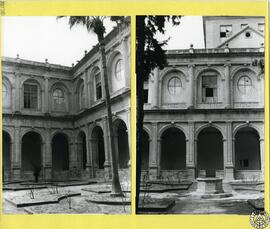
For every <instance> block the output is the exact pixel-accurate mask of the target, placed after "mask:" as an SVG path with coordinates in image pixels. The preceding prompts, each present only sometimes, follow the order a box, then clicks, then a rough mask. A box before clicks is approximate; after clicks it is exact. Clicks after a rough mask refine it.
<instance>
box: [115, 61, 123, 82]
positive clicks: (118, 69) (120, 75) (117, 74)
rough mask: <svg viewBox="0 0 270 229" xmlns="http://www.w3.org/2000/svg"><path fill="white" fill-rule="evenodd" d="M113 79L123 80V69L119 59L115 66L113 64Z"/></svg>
mask: <svg viewBox="0 0 270 229" xmlns="http://www.w3.org/2000/svg"><path fill="white" fill-rule="evenodd" d="M114 70H115V72H114V75H115V78H116V79H117V80H122V79H123V75H124V68H123V60H122V59H119V60H118V61H117V62H116V64H115V69H114Z"/></svg>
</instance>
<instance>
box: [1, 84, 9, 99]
mask: <svg viewBox="0 0 270 229" xmlns="http://www.w3.org/2000/svg"><path fill="white" fill-rule="evenodd" d="M7 97H8V90H7V86H6V85H5V84H4V83H3V84H2V99H3V100H5V99H6V98H7Z"/></svg>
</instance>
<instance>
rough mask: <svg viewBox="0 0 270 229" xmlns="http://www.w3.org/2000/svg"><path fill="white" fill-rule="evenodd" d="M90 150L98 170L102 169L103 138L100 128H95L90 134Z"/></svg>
mask: <svg viewBox="0 0 270 229" xmlns="http://www.w3.org/2000/svg"><path fill="white" fill-rule="evenodd" d="M92 144H93V145H92V150H93V154H94V155H95V164H96V165H97V166H98V169H104V163H105V149H104V137H103V131H102V129H101V127H99V126H96V127H95V128H94V129H93V133H92Z"/></svg>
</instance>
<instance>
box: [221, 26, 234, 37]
mask: <svg viewBox="0 0 270 229" xmlns="http://www.w3.org/2000/svg"><path fill="white" fill-rule="evenodd" d="M231 35H232V25H221V26H220V38H228V37H230V36H231Z"/></svg>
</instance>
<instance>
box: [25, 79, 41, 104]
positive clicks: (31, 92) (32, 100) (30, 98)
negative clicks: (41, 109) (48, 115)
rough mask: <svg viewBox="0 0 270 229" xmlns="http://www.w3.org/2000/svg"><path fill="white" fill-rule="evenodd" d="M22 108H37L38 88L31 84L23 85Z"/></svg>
mask: <svg viewBox="0 0 270 229" xmlns="http://www.w3.org/2000/svg"><path fill="white" fill-rule="evenodd" d="M24 108H27V109H37V108H38V87H37V85H33V84H25V85H24Z"/></svg>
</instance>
